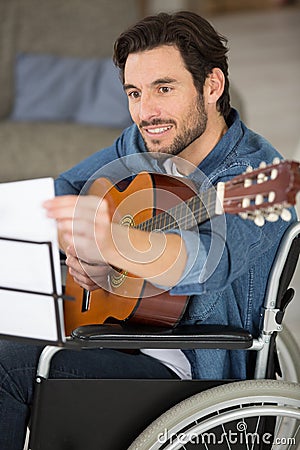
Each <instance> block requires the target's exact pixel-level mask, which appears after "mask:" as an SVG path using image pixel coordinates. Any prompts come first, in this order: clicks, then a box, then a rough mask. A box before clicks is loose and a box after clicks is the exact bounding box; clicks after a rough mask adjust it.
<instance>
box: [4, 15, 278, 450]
mask: <svg viewBox="0 0 300 450" xmlns="http://www.w3.org/2000/svg"><path fill="white" fill-rule="evenodd" d="M226 42H227V41H226V39H225V38H224V37H222V36H220V35H219V34H218V33H217V32H216V31H215V30H214V29H213V27H212V26H211V25H210V24H209V23H208V22H207V21H206V20H205V19H203V18H202V17H200V16H198V15H196V14H194V13H191V12H178V13H175V14H172V15H168V14H159V15H157V16H151V17H147V18H145V19H143V20H142V21H140V22H139V23H137V24H136V25H134V26H132V27H131V28H130V29H128V30H127V31H125V32H124V33H122V34H121V35H120V37H119V38H118V39H117V41H116V43H115V47H114V61H115V64H116V65H117V67H118V68H119V69H120V76H121V80H122V83H123V86H124V90H125V92H126V94H127V96H128V105H129V110H130V113H131V116H132V119H133V121H134V124H133V125H132V126H131V127H129V128H128V129H126V130H124V132H123V133H122V134H121V136H120V137H119V138H118V139H117V140H116V142H115V143H113V144H112V146H111V147H109V148H106V149H103V150H101V151H99V152H97V153H95V154H94V155H92V156H91V157H89V158H88V159H86V160H84V161H82V162H81V163H80V164H78V165H77V166H75V167H73V168H72V169H70V170H69V171H67V172H65V173H63V174H62V175H61V176H60V177H58V179H57V180H56V184H55V186H56V193H57V197H56V198H55V199H52V200H49V201H48V202H47V203H46V204H45V207H46V208H47V211H48V215H49V216H50V217H53V218H55V219H57V221H58V226H59V232H60V238H61V246H62V248H63V249H64V251H65V252H66V256H67V264H68V266H69V271H70V274H71V275H72V277H73V278H74V280H75V282H76V283H78V284H80V285H81V286H82V287H84V288H85V289H87V290H90V291H93V290H97V289H99V288H100V289H101V288H103V287H104V286H105V287H106V288H108V289H109V287H107V284H109V283H107V279H108V277H109V276H110V273H111V271H112V270H113V268H118V269H124V270H127V271H129V272H130V273H131V274H134V275H136V276H138V277H141V278H144V279H146V280H147V281H148V282H149V283H150V284H151V285H153V286H155V287H160V288H162V289H165V290H167V291H169V294H170V298H171V299H172V296H178V295H181V296H188V297H189V302H188V305H187V308H186V310H185V312H184V314H183V316H182V318H181V323H182V324H185V325H193V324H197V323H207V324H212V323H214V324H228V325H233V326H238V327H243V328H246V329H248V330H249V331H250V332H251V333H253V335H254V336H255V335H256V334H257V332H258V324H259V318H260V308H261V306H262V303H263V299H264V295H265V289H266V283H267V278H268V274H269V271H270V268H271V266H272V262H273V259H274V255H275V253H276V249H277V247H278V244H279V241H280V238H281V236H282V234H283V232H284V230H285V229H286V227H287V224H286V223H285V222H283V221H282V220H281V219H279V220H278V221H277V222H275V223H274V222H273V223H266V224H265V225H264V226H262V227H260V228H259V227H257V226H256V225H255V224H254V223H253V222H251V221H246V220H243V219H242V218H241V217H239V216H235V215H227V214H225V215H220V216H218V217H214V218H211V220H206V221H204V222H203V223H199V224H198V225H196V224H193V227H191V228H187V229H185V228H184V227H182V229H177V228H176V227H174V229H173V228H172V227H169V229H168V230H167V231H166V230H164V229H163V228H160V232H159V233H151V232H149V231H146V230H142V229H135V228H128V227H126V226H125V225H124V223H123V222H122V221H121V223H119V222H118V221H115V222H114V223H111V216H112V213H111V210H110V207H109V203H108V200H107V199H102V198H100V199H99V198H97V197H95V196H93V195H87V196H83V195H80V194H82V193H85V192H86V187H87V186H90V184H91V181H93V180H94V179H96V178H99V177H108V178H109V179H110V180H111V181H112V182H114V183H119V181H122V180H124V179H125V178H126V179H130V180H131V179H133V178H134V177H135V176H136V175H138V174H139V173H140V172H142V171H148V172H155V173H159V174H169V175H176V176H177V177H181V179H183V180H186V181H187V182H188V183H189V182H191V181H193V182H194V185H195V186H196V188H195V189H196V192H197V193H199V194H200V196H201V195H202V194H203V193H204V192H205V191H206V190H207V189H208V188H209V187H210V186H211V185H216V184H217V183H218V182H220V181H221V182H224V181H225V182H226V181H227V180H229V179H230V178H232V177H234V176H236V175H238V174H240V173H242V172H244V171H245V170H246V168H247V167H248V166H249V165H251V166H253V167H257V166H258V165H259V163H260V162H261V161H265V162H266V163H267V164H268V163H271V162H272V161H273V158H274V157H278V156H280V155H279V154H278V152H277V151H276V150H275V149H274V148H273V147H272V146H271V144H269V143H268V142H267V141H266V140H265V139H264V138H262V137H261V136H259V135H257V134H256V133H254V132H253V131H251V130H249V129H248V128H247V127H246V125H245V124H244V123H242V122H241V120H240V118H239V115H238V112H237V111H235V110H234V109H232V108H231V107H230V98H229V81H228V66H227V56H226V54H227V47H226ZM79 195H80V197H78V196H79ZM132 195H133V194H132ZM133 198H135V197H134V196H133ZM136 203H138V202H136ZM145 205H146V201H145ZM145 205H143V202H141V207H140V208H141V209H142V208H143V207H146V206H145ZM40 351H41V349H40V348H35V347H33V346H26V345H21V344H15V343H8V342H0V448H1V449H2V448H3V449H5V450H12V449H13V450H18V449H20V450H21V449H22V448H23V441H24V433H25V429H26V424H27V421H28V419H29V412H30V405H31V402H32V396H33V390H34V377H35V370H36V365H37V361H38V357H39V354H40ZM248 358H249V352H248V353H246V352H244V351H225V350H193V349H191V350H185V351H181V350H180V349H178V350H163V349H162V350H159V351H158V350H142V351H140V352H138V353H137V354H130V353H124V352H120V351H116V350H103V349H93V350H85V351H82V352H79V353H78V352H72V351H70V350H63V351H61V352H59V353H58V354H57V355H55V357H54V359H53V363H52V367H51V372H50V377H57V378H73V377H76V378H80V377H81V378H176V377H177V378H181V379H190V378H238V379H243V378H246V377H247V376H249V375H251V370H252V366H251V363H250V361H249V360H248Z"/></svg>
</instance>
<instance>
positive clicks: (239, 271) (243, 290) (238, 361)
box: [55, 109, 289, 379]
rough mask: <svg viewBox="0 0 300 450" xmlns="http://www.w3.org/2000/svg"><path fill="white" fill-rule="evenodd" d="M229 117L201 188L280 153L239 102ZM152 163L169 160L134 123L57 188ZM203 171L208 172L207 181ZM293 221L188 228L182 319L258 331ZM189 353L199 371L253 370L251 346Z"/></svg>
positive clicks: (233, 218) (207, 374)
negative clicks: (157, 155) (243, 114)
mask: <svg viewBox="0 0 300 450" xmlns="http://www.w3.org/2000/svg"><path fill="white" fill-rule="evenodd" d="M227 125H228V131H227V133H226V134H225V135H224V136H223V137H222V139H221V140H220V141H219V142H218V144H217V145H216V146H215V148H214V149H213V150H212V151H211V152H210V153H209V154H208V156H207V157H206V158H205V159H204V160H203V161H202V162H201V164H200V165H199V167H198V169H199V171H197V173H198V175H197V176H196V175H195V173H192V174H191V175H190V178H191V179H192V180H193V181H194V182H195V184H196V185H198V186H199V191H205V190H206V188H207V187H208V186H209V185H210V184H213V185H216V184H217V183H218V182H219V181H225V182H226V181H228V180H229V179H230V178H232V177H234V176H236V175H238V174H240V173H242V172H244V171H245V170H246V168H247V167H248V166H249V165H250V166H252V167H254V168H256V167H258V166H259V164H260V162H261V161H265V162H266V163H267V164H270V163H272V161H273V159H274V157H276V156H280V155H279V154H278V152H277V151H276V150H275V149H274V148H273V147H272V146H271V144H270V143H269V142H267V141H266V140H265V139H264V138H263V137H261V136H259V135H258V134H256V133H254V132H253V131H251V130H249V129H248V128H247V127H246V126H245V124H244V123H243V122H241V120H240V118H239V116H238V113H237V112H236V111H235V110H234V109H232V110H231V113H230V116H229V118H228V121H227ZM145 170H146V171H149V172H160V173H163V172H164V167H163V166H162V164H161V162H160V161H159V160H156V159H153V158H152V157H151V155H149V154H148V153H147V151H146V149H145V146H144V143H143V140H142V138H141V135H140V133H139V131H138V128H137V127H136V125H132V126H131V127H130V128H127V129H126V130H124V132H123V133H122V134H121V136H120V137H119V138H118V139H117V140H116V141H115V142H114V144H113V145H112V146H111V147H108V148H106V149H103V150H100V151H99V152H97V153H95V154H93V155H92V156H90V157H89V158H87V159H85V160H84V161H82V162H81V163H79V164H78V165H76V166H75V167H73V168H72V169H70V170H68V171H67V172H65V173H63V174H61V175H60V176H59V177H58V179H57V180H56V183H55V187H56V194H57V195H64V194H78V193H79V192H81V191H82V190H84V189H86V188H88V186H89V183H90V182H91V181H93V180H94V179H95V178H98V177H102V176H104V177H107V176H109V177H110V178H111V179H113V181H119V180H120V179H123V178H128V177H129V176H134V175H136V174H137V173H139V172H141V171H145ZM199 173H201V174H203V175H204V176H203V177H202V180H200V181H199ZM200 178H201V177H200ZM88 180H89V181H88ZM87 181H88V182H87ZM288 225H289V224H288V223H286V222H283V221H282V220H281V219H279V220H278V221H277V222H273V223H271V222H266V223H265V225H264V226H262V227H258V226H256V225H255V224H254V223H253V222H252V221H250V220H243V219H242V218H241V217H239V216H238V215H231V214H225V215H221V216H217V217H215V218H213V219H212V220H210V221H206V222H204V223H202V224H200V225H199V226H198V228H197V227H196V228H197V229H196V230H195V229H192V230H187V231H181V235H182V238H183V239H184V242H185V245H186V249H187V254H188V260H187V265H186V270H185V273H184V274H183V276H182V278H181V280H180V282H179V283H178V284H177V285H176V286H174V287H173V288H172V289H171V291H170V294H171V295H172V294H177V295H178V294H182V295H189V296H190V300H189V303H188V307H187V309H186V311H185V314H184V316H183V318H182V323H184V324H200V323H203V324H224V325H233V326H238V327H243V328H245V329H247V330H249V331H250V332H251V333H252V334H253V335H254V336H257V333H258V326H259V317H260V308H261V306H262V304H263V300H264V295H265V290H266V283H267V279H268V275H269V272H270V268H271V266H272V263H273V260H274V257H275V253H276V249H277V247H278V244H279V241H280V238H281V236H282V234H283V232H284V230H285V229H286V228H287V226H288ZM172 232H177V233H178V232H179V231H172ZM185 354H186V356H187V357H188V359H189V361H190V363H191V367H192V374H193V378H206V379H224V378H237V379H244V378H246V377H247V363H248V358H249V352H246V351H243V350H236V351H227V350H204V349H191V350H185Z"/></svg>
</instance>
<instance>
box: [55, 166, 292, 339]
mask: <svg viewBox="0 0 300 450" xmlns="http://www.w3.org/2000/svg"><path fill="white" fill-rule="evenodd" d="M299 167H300V165H299V163H297V162H294V161H282V162H279V161H276V162H274V163H273V164H272V165H269V166H266V164H265V163H262V164H261V165H260V168H259V169H256V170H253V169H251V168H248V169H247V171H246V173H244V174H241V175H238V176H236V177H235V178H233V179H231V180H229V181H228V182H226V183H222V182H220V183H218V184H217V185H216V186H215V187H211V188H209V189H208V190H207V191H205V192H204V193H203V194H201V196H199V195H197V193H196V191H195V188H194V186H193V185H192V184H191V183H190V182H189V181H188V180H187V179H185V178H177V177H170V176H168V175H162V174H154V173H147V172H142V173H140V174H138V175H137V176H136V177H135V178H134V179H133V181H132V182H131V183H130V184H129V185H128V186H127V187H126V188H125V189H120V187H119V186H115V185H113V184H112V183H111V182H110V181H109V180H108V179H106V178H99V179H97V180H95V181H94V182H93V184H92V185H91V188H90V189H89V194H91V195H97V196H99V197H104V198H106V199H107V201H108V204H109V208H110V212H111V217H112V221H113V222H118V223H120V224H123V225H124V226H130V227H136V228H138V229H140V230H144V231H153V230H163V231H164V230H171V229H174V228H180V229H185V230H188V229H191V228H193V227H195V226H196V225H197V224H200V223H203V222H205V221H206V220H209V219H212V218H213V217H214V216H216V215H218V214H223V213H224V212H225V213H229V214H239V215H240V216H241V217H242V218H243V219H252V220H254V222H255V223H256V224H257V225H258V226H261V225H263V224H264V221H265V220H269V221H275V220H277V219H278V217H279V216H281V217H282V218H283V219H284V220H290V218H291V214H290V211H289V210H288V209H287V208H288V207H290V206H291V205H294V204H295V198H296V194H297V192H298V191H299V190H300V169H299ZM65 294H66V296H71V297H73V298H74V300H73V301H65V302H64V315H65V328H66V333H67V334H70V333H71V331H72V330H73V329H75V328H77V327H79V326H82V325H91V324H102V323H104V322H105V321H125V320H126V321H130V322H136V323H141V324H149V325H159V326H166V327H174V326H175V325H176V324H177V323H178V322H179V321H180V319H181V317H182V315H183V313H184V311H185V308H186V306H187V303H188V297H187V296H177V295H170V294H169V293H168V292H167V291H165V290H162V289H159V288H157V287H155V286H153V285H152V284H151V283H149V282H147V281H145V280H144V279H142V278H137V277H136V276H133V275H131V274H130V273H128V272H127V271H126V267H124V268H122V269H118V268H114V267H112V268H111V271H110V273H109V289H103V288H99V289H97V290H95V291H92V292H88V291H86V290H84V289H82V288H81V287H80V286H79V285H78V284H76V283H75V282H74V281H73V278H72V277H71V276H70V275H67V280H66V289H65Z"/></svg>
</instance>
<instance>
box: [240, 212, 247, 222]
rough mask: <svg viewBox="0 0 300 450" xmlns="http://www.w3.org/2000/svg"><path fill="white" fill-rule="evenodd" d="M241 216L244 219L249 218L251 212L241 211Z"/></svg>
mask: <svg viewBox="0 0 300 450" xmlns="http://www.w3.org/2000/svg"><path fill="white" fill-rule="evenodd" d="M239 216H240V217H241V218H242V219H244V220H246V219H248V217H249V214H248V213H246V212H241V213H239Z"/></svg>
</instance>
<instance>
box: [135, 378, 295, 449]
mask: <svg viewBox="0 0 300 450" xmlns="http://www.w3.org/2000/svg"><path fill="white" fill-rule="evenodd" d="M299 438H300V385H299V384H296V383H291V382H284V381H279V380H247V381H240V382H233V383H229V384H224V385H221V386H218V387H216V388H212V389H209V390H207V391H204V392H201V393H199V394H196V395H194V396H192V397H190V398H188V399H186V400H184V401H182V402H181V403H179V404H177V405H175V406H174V407H173V408H171V409H170V410H168V411H167V412H166V413H164V414H163V415H162V416H160V417H159V418H158V419H157V420H155V421H154V422H153V423H152V424H151V425H150V426H149V427H148V428H147V429H146V430H145V431H144V432H143V433H142V434H141V435H140V436H139V437H138V438H137V439H136V440H135V441H134V442H133V443H132V445H131V446H130V447H129V449H128V450H158V449H160V450H162V449H163V450H175V449H184V450H189V449H194V450H195V449H197V450H202V449H203V450H208V449H209V450H211V449H224V450H225V449H226V450H231V449H235V450H242V449H247V450H254V449H255V450H257V449H268V450H271V449H272V450H279V449H280V450H283V449H286V450H287V449H292V450H297V448H298V444H299Z"/></svg>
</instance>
